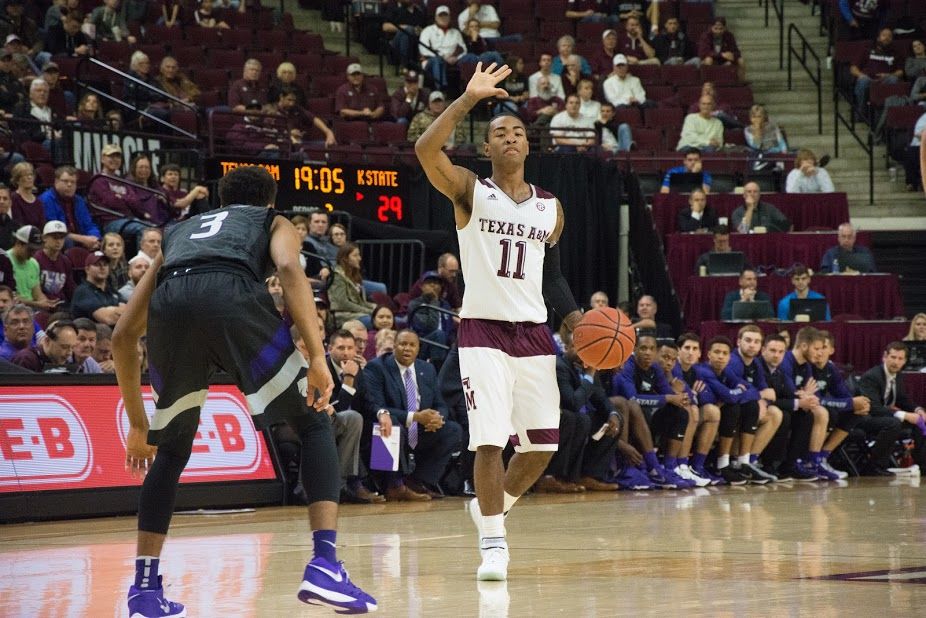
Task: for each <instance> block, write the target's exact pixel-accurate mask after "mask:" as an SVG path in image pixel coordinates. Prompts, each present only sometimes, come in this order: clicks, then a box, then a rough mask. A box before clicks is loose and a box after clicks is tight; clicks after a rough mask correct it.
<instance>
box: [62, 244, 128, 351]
mask: <svg viewBox="0 0 926 618" xmlns="http://www.w3.org/2000/svg"><path fill="white" fill-rule="evenodd" d="M84 269H85V270H86V272H87V279H86V281H84V282H83V283H81V284H80V285H79V286H77V289H76V290H75V291H74V297H73V298H72V299H71V313H72V314H73V315H74V317H75V318H90V319H92V320H93V321H94V322H100V323H102V324H106V325H108V326H113V325H114V324H115V323H116V321H117V320H118V319H119V318H120V317H121V316H122V314H123V313H124V312H125V303H124V302H122V299H121V298H120V297H119V293H118V292H117V291H116V290H114V289H112V288H110V287H109V284H108V280H109V261H108V260H107V259H106V256H105V255H104V254H103V252H102V251H95V252H93V253H91V254H90V255H88V256H87V260H86V261H85V262H84ZM98 340H99V337H98ZM96 360H97V362H100V359H99V358H97V359H96Z"/></svg>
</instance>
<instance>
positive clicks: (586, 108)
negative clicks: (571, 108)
mask: <svg viewBox="0 0 926 618" xmlns="http://www.w3.org/2000/svg"><path fill="white" fill-rule="evenodd" d="M579 113H580V114H582V115H583V116H585V117H586V118H591V119H592V124H593V125H594V123H595V121H597V120H598V117H599V116H601V103H599V102H598V101H596V100H595V99H589V100H588V101H583V100H582V99H579Z"/></svg>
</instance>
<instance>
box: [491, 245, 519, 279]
mask: <svg viewBox="0 0 926 618" xmlns="http://www.w3.org/2000/svg"><path fill="white" fill-rule="evenodd" d="M498 244H500V245H501V246H502V263H501V266H499V268H498V272H496V273H495V274H497V275H498V276H499V277H507V278H508V279H523V278H524V261H525V259H526V257H527V241H524V240H519V241H517V242H515V243H514V248H515V249H516V250H517V252H518V257H517V258H516V260H515V268H514V273H512V272H511V271H510V270H509V269H508V267H509V264H508V262H509V259H510V257H511V245H512V242H511V239H510V238H502V239H501V240H500V241H498Z"/></svg>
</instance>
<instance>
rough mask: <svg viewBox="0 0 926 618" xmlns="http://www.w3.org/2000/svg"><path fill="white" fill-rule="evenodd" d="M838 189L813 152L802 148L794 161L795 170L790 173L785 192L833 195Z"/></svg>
mask: <svg viewBox="0 0 926 618" xmlns="http://www.w3.org/2000/svg"><path fill="white" fill-rule="evenodd" d="M835 190H836V187H834V186H833V181H832V179H831V178H830V174H829V172H827V171H826V170H825V169H823V168H822V167H820V165H819V163H818V162H817V155H815V154H814V153H813V151H812V150H809V149H807V148H801V149H800V150H798V151H797V157H796V159H795V160H794V169H793V170H791V171H790V172H788V178H787V180H786V181H785V191H786V192H788V193H833V192H834V191H835Z"/></svg>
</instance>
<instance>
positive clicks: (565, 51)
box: [550, 34, 592, 75]
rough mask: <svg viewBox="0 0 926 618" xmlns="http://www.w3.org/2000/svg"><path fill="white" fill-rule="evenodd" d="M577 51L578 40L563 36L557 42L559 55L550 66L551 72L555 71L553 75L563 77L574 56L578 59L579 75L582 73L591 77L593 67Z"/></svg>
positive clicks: (566, 35)
mask: <svg viewBox="0 0 926 618" xmlns="http://www.w3.org/2000/svg"><path fill="white" fill-rule="evenodd" d="M575 49H576V40H575V39H574V38H573V37H571V36H569V35H568V34H564V35H563V36H561V37H559V39H557V41H556V50H557V52H559V53H558V54H557V56H556V57H555V58H553V63H552V64H551V65H550V70H551V71H553V73H555V74H556V75H562V74H563V73H564V72H565V70H566V67H567V65H569V64H570V59H571V58H572V56H575V57H576V58H577V59H578V62H577V63H576V64H577V69H578V73H581V74H582V75H591V74H592V67H591V65H590V64H589V63H588V60H586V59H585V58H583V57H582V56H579V55H578V54H576V53H575Z"/></svg>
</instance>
